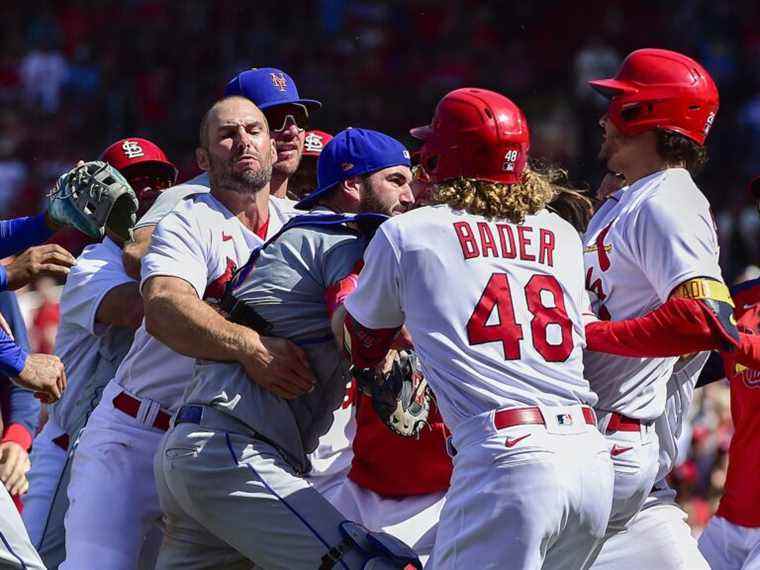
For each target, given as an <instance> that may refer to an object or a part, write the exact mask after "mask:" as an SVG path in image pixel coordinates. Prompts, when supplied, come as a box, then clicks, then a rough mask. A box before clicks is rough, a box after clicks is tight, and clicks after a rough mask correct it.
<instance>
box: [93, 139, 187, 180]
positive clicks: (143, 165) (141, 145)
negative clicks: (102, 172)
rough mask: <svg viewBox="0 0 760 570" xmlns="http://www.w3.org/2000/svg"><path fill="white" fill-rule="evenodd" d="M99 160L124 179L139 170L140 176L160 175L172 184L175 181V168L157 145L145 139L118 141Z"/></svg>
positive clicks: (176, 172)
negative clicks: (147, 174)
mask: <svg viewBox="0 0 760 570" xmlns="http://www.w3.org/2000/svg"><path fill="white" fill-rule="evenodd" d="M100 160H102V161H104V162H107V163H108V164H110V165H111V166H113V167H114V168H115V169H116V170H118V171H119V172H121V173H122V174H123V175H124V176H126V177H129V176H130V175H132V174H134V173H135V172H134V171H136V170H140V171H141V174H142V173H148V172H150V173H156V172H158V173H161V174H163V175H164V176H166V177H167V178H169V179H170V180H171V183H172V184H174V183H175V182H176V181H177V174H178V171H177V167H176V166H174V164H173V163H172V162H171V161H170V160H169V159H168V158H167V156H166V153H165V152H164V151H163V150H161V148H160V147H159V146H158V145H157V144H155V143H152V142H151V141H149V140H147V139H141V138H127V139H121V140H118V141H116V142H115V143H113V144H112V145H111V146H109V147H108V148H107V149H106V150H104V151H103V154H101V155H100ZM138 166H139V167H140V168H139V169H138V168H137V167H138Z"/></svg>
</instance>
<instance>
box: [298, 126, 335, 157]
mask: <svg viewBox="0 0 760 570" xmlns="http://www.w3.org/2000/svg"><path fill="white" fill-rule="evenodd" d="M332 138H333V136H332V135H331V134H330V133H326V132H324V131H316V130H314V131H306V138H305V139H304V142H303V155H304V156H314V157H318V156H319V155H320V154H322V149H323V148H325V145H326V144H327V143H329V142H330V141H331V140H332Z"/></svg>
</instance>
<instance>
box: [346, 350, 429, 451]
mask: <svg viewBox="0 0 760 570" xmlns="http://www.w3.org/2000/svg"><path fill="white" fill-rule="evenodd" d="M353 374H354V377H355V378H356V380H357V383H358V386H359V388H360V389H361V390H362V391H363V392H365V393H366V394H368V395H369V396H371V397H372V404H373V407H374V408H375V411H376V412H377V414H378V415H379V416H380V419H382V420H383V422H384V423H385V425H387V426H388V428H389V429H390V430H391V431H392V432H393V433H395V434H396V435H400V436H402V437H416V438H419V436H420V432H421V431H422V428H423V427H425V426H426V425H427V418H428V414H429V413H430V399H431V398H432V392H430V389H429V388H428V385H427V380H425V377H424V376H423V375H422V372H421V371H420V360H419V358H418V357H417V354H416V353H415V352H413V351H406V350H402V351H399V352H396V353H395V354H393V361H392V363H391V366H390V370H387V371H385V372H383V371H381V370H379V369H376V368H354V369H353Z"/></svg>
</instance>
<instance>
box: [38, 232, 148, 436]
mask: <svg viewBox="0 0 760 570" xmlns="http://www.w3.org/2000/svg"><path fill="white" fill-rule="evenodd" d="M121 255H122V250H121V248H120V247H119V246H118V245H116V243H114V242H113V241H111V240H110V239H109V238H105V239H104V240H103V241H102V242H101V243H98V244H95V245H91V246H88V247H87V248H85V250H84V252H82V254H81V255H80V256H79V257H78V258H77V264H76V265H75V266H74V267H72V268H71V272H70V273H69V275H68V277H67V279H66V285H65V286H64V288H63V292H62V294H61V321H60V324H59V326H58V334H57V336H56V339H55V354H56V355H57V356H58V357H60V359H61V360H62V361H63V364H64V366H65V367H66V375H67V378H68V387H67V388H66V390H65V391H64V393H63V396H62V397H61V399H60V400H59V401H58V402H56V403H55V404H53V405H52V406H51V407H50V418H51V419H52V420H53V421H55V422H56V423H57V424H58V425H59V426H60V427H61V428H63V430H64V431H66V432H67V433H69V434H71V435H73V434H74V433H75V432H76V429H78V427H81V424H82V423H83V420H84V418H86V415H87V414H88V413H89V412H90V411H91V410H92V407H93V405H94V403H93V402H91V401H90V400H92V399H94V398H95V399H96V398H97V394H96V393H95V392H96V390H97V389H99V388H100V387H102V386H103V385H104V384H105V383H106V382H108V380H110V379H111V376H112V374H113V371H114V370H115V369H116V367H117V366H118V364H119V362H121V359H122V358H123V357H124V355H125V354H126V352H127V350H128V349H129V345H130V343H131V342H132V335H133V331H132V330H131V329H128V328H126V327H115V326H108V325H104V324H102V323H97V322H96V321H95V315H96V314H97V312H98V307H100V303H101V301H102V300H103V298H104V297H105V296H106V295H107V294H108V292H109V291H111V290H112V289H114V288H115V287H118V286H119V285H123V284H125V283H134V282H135V281H134V279H132V278H131V277H129V276H128V275H127V274H126V273H125V272H124V264H123V263H122V258H121ZM104 360H105V361H107V362H105V363H102V362H101V361H104ZM104 364H106V366H104ZM108 364H110V366H109V365H108ZM98 370H99V371H100V374H96V371H98ZM104 370H105V371H110V374H108V373H107V372H106V375H105V377H103V376H102V374H103V371H104ZM85 400H86V401H85Z"/></svg>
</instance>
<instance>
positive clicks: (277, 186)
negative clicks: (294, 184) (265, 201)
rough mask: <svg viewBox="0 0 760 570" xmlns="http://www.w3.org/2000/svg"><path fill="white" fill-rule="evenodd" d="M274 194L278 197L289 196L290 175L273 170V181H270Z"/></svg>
mask: <svg viewBox="0 0 760 570" xmlns="http://www.w3.org/2000/svg"><path fill="white" fill-rule="evenodd" d="M269 187H270V188H271V191H270V192H271V194H272V196H276V197H278V198H287V197H288V177H287V176H284V175H282V174H279V173H277V172H272V181H271V182H270V183H269Z"/></svg>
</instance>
